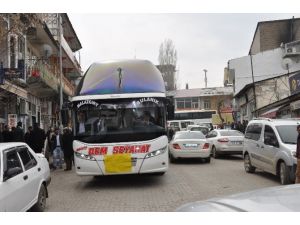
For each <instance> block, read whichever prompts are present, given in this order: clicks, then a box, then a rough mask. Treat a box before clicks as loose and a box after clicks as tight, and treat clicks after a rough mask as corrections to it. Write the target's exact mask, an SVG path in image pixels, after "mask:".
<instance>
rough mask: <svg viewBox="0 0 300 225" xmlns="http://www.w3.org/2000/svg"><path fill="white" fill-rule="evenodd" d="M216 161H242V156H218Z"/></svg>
mask: <svg viewBox="0 0 300 225" xmlns="http://www.w3.org/2000/svg"><path fill="white" fill-rule="evenodd" d="M218 159H222V160H224V159H225V160H243V157H242V155H220V156H218V158H217V160H218Z"/></svg>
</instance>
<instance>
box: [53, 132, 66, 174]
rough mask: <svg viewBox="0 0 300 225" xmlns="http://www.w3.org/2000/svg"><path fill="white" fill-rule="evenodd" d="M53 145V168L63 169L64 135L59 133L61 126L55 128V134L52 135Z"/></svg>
mask: <svg viewBox="0 0 300 225" xmlns="http://www.w3.org/2000/svg"><path fill="white" fill-rule="evenodd" d="M51 142H52V144H51V146H52V148H53V170H55V169H57V168H60V169H62V163H63V162H62V161H63V160H62V159H63V151H62V146H63V142H62V135H61V134H60V133H59V128H56V129H55V135H53V136H52V139H51Z"/></svg>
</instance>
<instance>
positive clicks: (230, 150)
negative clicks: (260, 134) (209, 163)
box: [206, 130, 244, 158]
mask: <svg viewBox="0 0 300 225" xmlns="http://www.w3.org/2000/svg"><path fill="white" fill-rule="evenodd" d="M206 138H207V141H208V142H209V143H210V145H211V154H212V156H213V157H214V158H217V157H218V156H219V155H225V154H226V155H235V154H240V155H241V154H242V152H243V142H244V134H243V133H242V132H240V131H237V130H212V131H211V132H209V133H208V134H207V136H206Z"/></svg>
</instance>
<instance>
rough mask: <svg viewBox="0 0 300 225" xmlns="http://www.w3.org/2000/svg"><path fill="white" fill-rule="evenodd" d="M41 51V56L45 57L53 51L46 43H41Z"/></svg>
mask: <svg viewBox="0 0 300 225" xmlns="http://www.w3.org/2000/svg"><path fill="white" fill-rule="evenodd" d="M41 53H42V57H45V58H46V59H47V58H49V57H50V56H51V55H52V53H53V50H52V47H51V46H50V45H48V44H43V45H42V47H41Z"/></svg>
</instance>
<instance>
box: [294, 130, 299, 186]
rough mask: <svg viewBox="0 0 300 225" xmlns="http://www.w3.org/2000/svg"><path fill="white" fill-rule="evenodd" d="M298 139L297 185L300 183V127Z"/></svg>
mask: <svg viewBox="0 0 300 225" xmlns="http://www.w3.org/2000/svg"><path fill="white" fill-rule="evenodd" d="M297 131H298V139H297V149H296V158H297V170H296V182H295V183H296V184H297V183H300V125H298V126H297Z"/></svg>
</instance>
